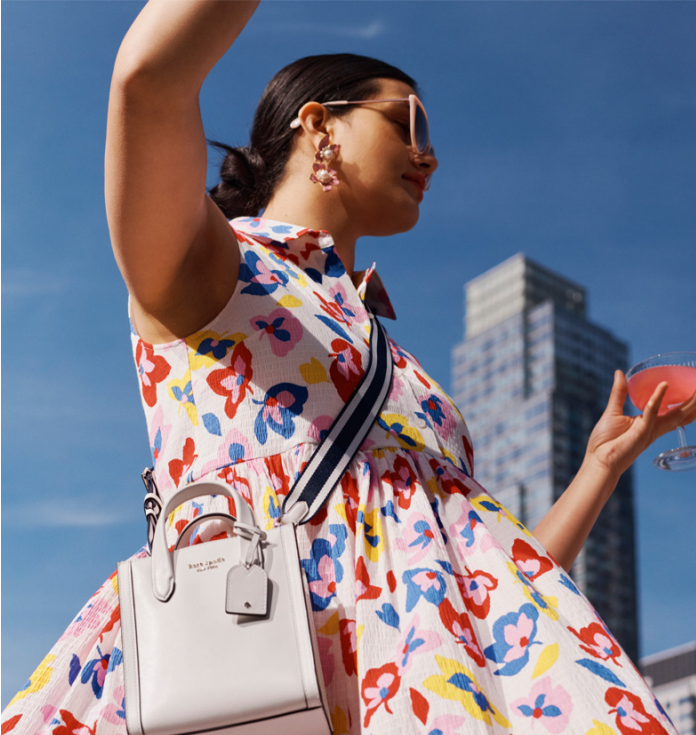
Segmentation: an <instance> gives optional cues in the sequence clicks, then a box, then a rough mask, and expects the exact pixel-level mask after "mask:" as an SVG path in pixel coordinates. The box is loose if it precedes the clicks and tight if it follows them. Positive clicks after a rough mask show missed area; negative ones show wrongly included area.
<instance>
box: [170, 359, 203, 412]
mask: <svg viewBox="0 0 696 735" xmlns="http://www.w3.org/2000/svg"><path fill="white" fill-rule="evenodd" d="M167 390H168V391H169V397H170V398H173V399H174V400H175V401H178V402H179V404H180V405H179V411H181V407H182V406H183V407H184V409H185V410H186V413H187V414H188V417H189V418H190V419H191V423H192V424H193V425H194V426H198V411H197V410H196V401H195V400H194V398H193V383H192V382H191V371H190V370H187V371H186V375H184V377H183V378H182V379H181V380H177V379H176V378H175V379H174V380H170V381H169V383H168V384H167Z"/></svg>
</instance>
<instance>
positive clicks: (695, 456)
mask: <svg viewBox="0 0 696 735" xmlns="http://www.w3.org/2000/svg"><path fill="white" fill-rule="evenodd" d="M626 379H627V380H628V395H629V396H630V397H631V401H632V403H633V405H634V406H635V407H636V408H637V409H638V410H639V411H642V410H643V409H644V408H645V405H646V403H647V402H648V400H649V399H650V396H651V395H652V394H653V392H654V391H655V388H657V386H658V385H659V384H660V383H662V382H663V381H666V382H667V383H669V388H668V389H667V392H666V393H665V396H664V398H663V399H662V403H661V404H660V410H659V412H658V415H659V416H661V415H662V414H665V413H667V411H669V410H670V409H672V408H674V407H675V406H679V405H680V404H682V403H684V401H688V400H689V398H691V396H692V395H693V394H694V391H696V352H666V353H664V354H663V355H655V357H649V358H648V359H647V360H643V361H642V362H639V363H638V364H637V365H634V366H633V367H632V368H631V369H630V370H629V371H628V372H627V373H626ZM679 438H680V439H681V443H682V445H681V447H678V448H677V449H670V450H668V451H667V452H662V454H659V455H658V456H657V457H656V458H655V466H656V467H659V468H660V469H661V470H693V469H696V447H690V446H687V444H686V432H685V431H684V427H683V426H680V427H679Z"/></svg>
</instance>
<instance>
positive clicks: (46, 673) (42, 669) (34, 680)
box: [7, 653, 56, 709]
mask: <svg viewBox="0 0 696 735" xmlns="http://www.w3.org/2000/svg"><path fill="white" fill-rule="evenodd" d="M55 658H56V657H55V656H54V655H53V654H51V653H49V654H48V656H46V658H45V659H44V660H43V661H42V662H41V663H40V664H39V665H38V666H37V668H36V671H35V672H34V673H33V674H32V675H31V676H30V677H29V681H28V682H27V683H26V685H25V687H24V689H22V690H21V691H19V692H17V694H15V695H14V697H13V698H12V701H11V702H10V703H9V704H8V705H7V707H8V709H9V708H10V707H11V706H12V705H13V704H14V703H15V702H18V701H19V700H20V699H24V697H28V696H29V695H30V694H34V693H35V692H39V691H41V690H42V689H43V688H44V687H45V686H46V684H48V682H49V680H50V678H51V675H52V674H53V667H52V666H49V664H50V663H51V662H52V661H54V660H55Z"/></svg>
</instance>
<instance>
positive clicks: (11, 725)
mask: <svg viewBox="0 0 696 735" xmlns="http://www.w3.org/2000/svg"><path fill="white" fill-rule="evenodd" d="M21 719H22V715H15V716H14V717H10V719H9V720H5V722H3V723H2V735H5V733H6V732H10V731H11V730H14V729H15V726H16V725H17V723H18V722H19V721H20V720H21Z"/></svg>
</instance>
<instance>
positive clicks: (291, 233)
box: [229, 217, 396, 319]
mask: <svg viewBox="0 0 696 735" xmlns="http://www.w3.org/2000/svg"><path fill="white" fill-rule="evenodd" d="M229 223H230V225H231V227H232V228H233V229H234V230H235V231H237V232H241V233H243V234H244V235H247V236H248V237H251V238H253V239H255V240H257V241H259V242H260V243H261V244H263V245H265V246H266V247H270V248H271V249H273V250H275V251H276V253H277V254H278V255H280V256H281V257H285V258H286V259H288V260H291V261H292V262H293V263H295V264H296V265H297V266H298V267H300V268H302V269H303V270H305V271H307V273H308V275H310V276H312V274H311V273H310V270H311V271H313V272H316V269H315V268H314V267H313V266H314V265H315V263H316V260H317V258H318V257H320V258H321V259H322V260H324V261H325V263H324V267H323V268H322V270H323V271H324V272H325V274H326V275H327V276H329V277H332V276H333V277H340V276H341V275H344V274H346V270H345V268H344V267H343V263H341V260H340V258H339V257H338V253H336V251H335V248H334V241H333V238H332V237H331V235H330V234H329V233H328V232H327V231H326V230H312V229H309V228H308V227H299V226H297V225H291V224H288V223H287V222H277V221H275V220H271V219H264V218H262V217H236V218H235V219H232V220H229ZM375 266H376V264H375V263H373V264H372V265H371V266H370V267H369V268H368V269H367V270H364V271H355V272H354V273H353V279H352V281H353V285H354V286H355V289H356V291H357V293H358V296H359V297H360V300H361V301H362V303H363V304H364V306H365V307H366V308H368V309H370V311H372V313H373V314H376V315H377V316H382V317H384V318H386V319H396V314H395V313H394V307H393V306H392V304H391V301H390V300H389V296H388V295H387V290H386V289H385V288H384V284H383V283H382V279H381V278H380V277H379V273H377V271H376V270H375ZM346 275H347V274H346ZM312 277H313V276H312ZM315 280H316V279H315Z"/></svg>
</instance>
